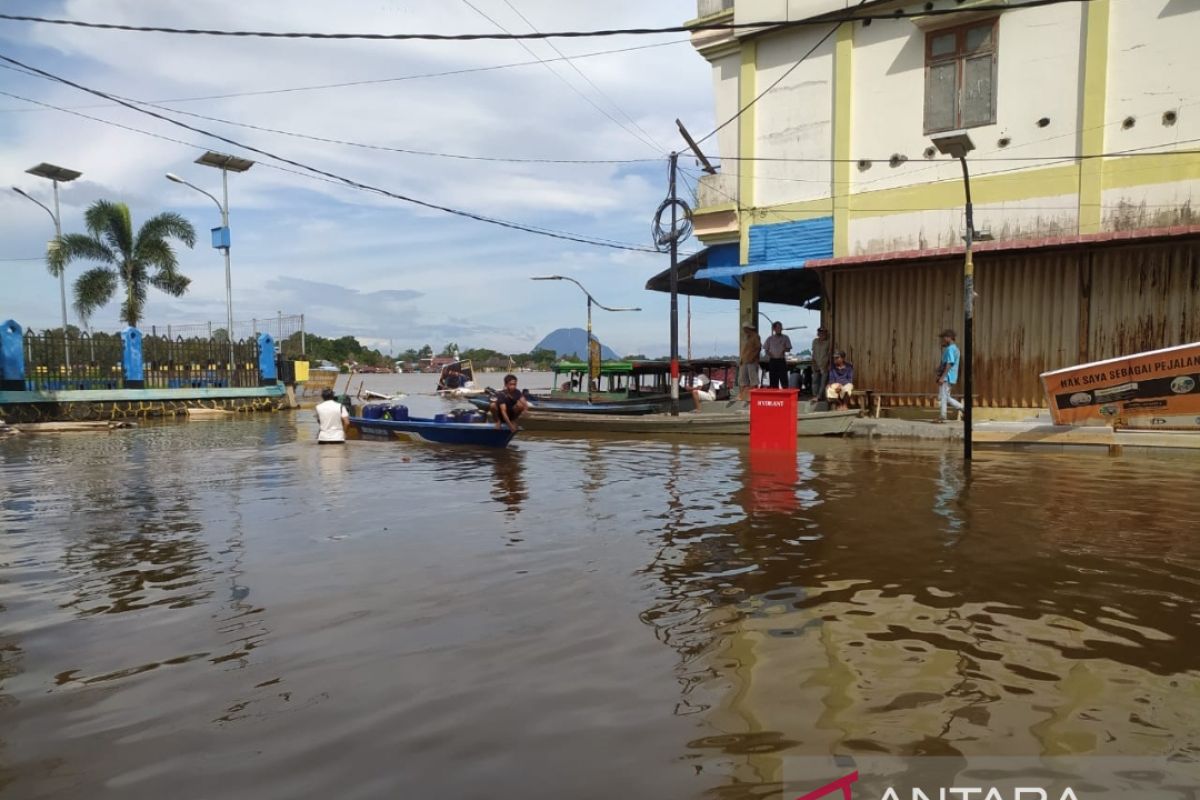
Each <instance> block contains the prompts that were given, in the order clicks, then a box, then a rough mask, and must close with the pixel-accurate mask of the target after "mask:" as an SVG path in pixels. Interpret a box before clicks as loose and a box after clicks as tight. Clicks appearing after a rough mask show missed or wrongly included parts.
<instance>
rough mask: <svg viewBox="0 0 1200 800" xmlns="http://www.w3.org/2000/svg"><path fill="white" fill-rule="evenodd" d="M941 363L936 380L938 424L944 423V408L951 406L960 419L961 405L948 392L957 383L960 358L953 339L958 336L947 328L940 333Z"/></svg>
mask: <svg viewBox="0 0 1200 800" xmlns="http://www.w3.org/2000/svg"><path fill="white" fill-rule="evenodd" d="M941 338H942V361H941V363H940V364H938V369H937V379H938V404H939V405H940V407H941V414H940V415H939V417H938V420H937V421H938V422H939V423H942V422H945V421H946V406H947V405H950V406H953V407H954V408H955V409H957V410H958V416H959V418H960V419H961V418H962V410H963V404H962V403H960V402H959V401H958V400H955V399H954V398H953V397H951V396H950V390H951V388H952V387H953V386H954V384H955V383H957V382H958V362H959V360H960V356H959V353H958V345H957V344H955V339H957V338H958V335H957V334H956V333H955V332H954V331H953V330H951V329H950V328H947V329H946V330H944V331H942V334H941Z"/></svg>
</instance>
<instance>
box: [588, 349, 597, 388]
mask: <svg viewBox="0 0 1200 800" xmlns="http://www.w3.org/2000/svg"><path fill="white" fill-rule="evenodd" d="M588 378H590V379H591V380H593V381H596V380H599V379H600V341H599V340H598V339H591V340H589V341H588Z"/></svg>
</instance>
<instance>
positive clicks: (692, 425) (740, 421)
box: [521, 403, 859, 436]
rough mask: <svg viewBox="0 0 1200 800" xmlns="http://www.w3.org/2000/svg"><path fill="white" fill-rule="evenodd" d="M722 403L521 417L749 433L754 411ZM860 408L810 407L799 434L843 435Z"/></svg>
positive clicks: (617, 429)
mask: <svg viewBox="0 0 1200 800" xmlns="http://www.w3.org/2000/svg"><path fill="white" fill-rule="evenodd" d="M713 405H715V406H718V408H714V409H712V410H708V407H707V406H706V407H705V408H704V409H702V411H701V412H700V413H692V412H685V413H681V414H680V415H679V416H677V417H673V416H671V415H670V414H665V413H655V414H642V415H625V414H592V415H585V414H576V413H555V412H551V411H537V412H535V411H533V410H530V412H529V413H528V414H526V415H524V416H522V417H521V428H522V430H528V431H547V432H551V431H553V432H576V433H633V434H641V435H656V434H658V435H661V434H679V435H703V436H749V435H750V414H749V412H748V411H743V410H729V409H727V408H724V407H725V406H727V405H729V406H733V405H738V404H736V403H731V404H725V403H719V404H713ZM858 413H859V412H858V410H857V409H848V410H845V411H809V412H803V413H801V414H799V415H798V417H797V423H798V424H797V429H796V434H797V436H841V435H844V434H845V433H846V432H848V431H849V430H850V426H851V425H852V424H853V423H854V420H855V418H856V417H857V416H858Z"/></svg>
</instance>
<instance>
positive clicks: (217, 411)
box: [187, 408, 237, 419]
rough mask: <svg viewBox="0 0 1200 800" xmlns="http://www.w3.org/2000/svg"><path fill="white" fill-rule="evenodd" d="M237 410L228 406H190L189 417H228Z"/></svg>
mask: <svg viewBox="0 0 1200 800" xmlns="http://www.w3.org/2000/svg"><path fill="white" fill-rule="evenodd" d="M236 414H237V412H236V411H233V410H232V409H228V408H189V409H188V410H187V417H188V419H228V418H229V417H232V416H234V415H236Z"/></svg>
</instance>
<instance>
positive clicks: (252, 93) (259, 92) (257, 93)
mask: <svg viewBox="0 0 1200 800" xmlns="http://www.w3.org/2000/svg"><path fill="white" fill-rule="evenodd" d="M690 43H691V40H690V39H673V40H671V41H669V42H654V43H653V44H639V45H635V46H633V47H620V48H616V49H613V50H596V51H593V52H590V53H580V54H579V55H577V56H570V57H567V56H563V57H562V58H547V59H542V60H539V61H514V62H512V63H509V64H492V65H490V66H486V67H463V68H462V69H451V70H445V71H442V72H423V73H417V74H414V75H399V76H396V77H392V78H367V79H363V80H357V81H342V82H340V83H319V84H314V85H312V86H286V87H282V88H278V89H256V90H249V91H245V92H228V93H226V94H206V95H194V96H191V97H173V98H166V99H162V100H153V101H150V102H154V103H162V104H164V105H166V104H171V103H193V102H198V101H202V100H229V99H231V98H235V97H261V96H264V95H274V94H288V93H291V92H311V91H320V90H325V89H343V88H348V87H355V86H373V85H377V84H383V83H399V82H401V81H414V80H423V79H426V78H446V77H453V76H456V75H469V74H472V73H476V72H492V71H494V70H502V69H514V68H516V67H530V66H534V65H536V64H546V63H552V62H555V61H573V60H577V59H581V58H596V57H598V56H610V55H616V54H619V53H631V52H634V51H637V50H650V49H653V48H657V47H670V46H672V45H679V44H690ZM0 66H2V65H0ZM4 68H5V69H11V70H13V71H14V72H21V71H22V70H18V69H15V68H13V67H7V66H5V67H4ZM26 74H28V73H26ZM114 105H115V104H113V103H92V104H89V105H86V106H71V107H70V108H73V109H79V110H84V109H90V108H112V107H113V106H114ZM27 110H29V109H14V108H0V113H7V112H19V111H27Z"/></svg>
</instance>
